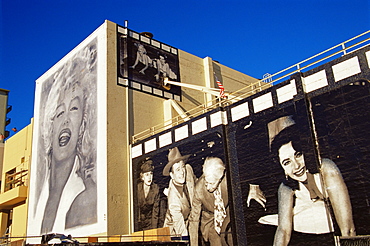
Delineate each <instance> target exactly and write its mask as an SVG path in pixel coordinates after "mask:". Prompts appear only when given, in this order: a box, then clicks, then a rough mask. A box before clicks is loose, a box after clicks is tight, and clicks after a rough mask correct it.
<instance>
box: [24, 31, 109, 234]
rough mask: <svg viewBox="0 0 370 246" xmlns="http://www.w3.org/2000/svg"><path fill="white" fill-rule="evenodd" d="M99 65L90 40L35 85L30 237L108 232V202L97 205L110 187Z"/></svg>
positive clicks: (94, 41)
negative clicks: (101, 138) (103, 152)
mask: <svg viewBox="0 0 370 246" xmlns="http://www.w3.org/2000/svg"><path fill="white" fill-rule="evenodd" d="M98 64H99V42H98V38H96V37H89V38H88V39H86V40H85V41H84V42H83V43H82V44H81V45H80V46H79V47H78V48H76V49H75V50H73V51H72V52H71V53H69V54H68V56H66V57H65V58H64V59H63V60H62V61H61V62H59V63H58V64H57V65H55V66H54V67H53V68H51V69H50V70H49V71H48V72H47V73H45V74H44V75H43V76H42V77H40V78H39V79H38V81H37V86H36V103H35V121H34V128H35V129H34V135H33V155H32V157H33V159H32V163H33V165H32V170H31V179H30V184H31V185H30V194H29V210H28V236H40V235H43V234H47V233H51V232H54V233H55V232H57V233H63V234H66V235H67V234H73V235H74V236H77V235H90V234H91V233H98V232H104V231H105V230H106V226H105V224H104V223H105V222H103V219H104V218H103V217H102V212H103V213H105V212H104V210H105V207H106V205H104V204H105V199H103V200H102V201H103V202H102V203H101V204H100V205H98V199H99V198H100V199H101V198H102V197H101V194H104V192H103V193H102V192H101V191H100V190H104V189H105V187H106V184H105V182H104V181H103V179H101V178H100V177H99V172H100V171H99V169H102V170H104V168H105V166H104V165H103V164H104V163H101V165H99V164H98V163H99V162H98V155H97V149H98V148H99V146H98V141H97V138H98V135H99V134H98V106H97V104H98V92H97V91H98V89H97V88H98ZM100 173H101V172H100ZM101 174H102V173H101ZM101 174H100V176H101ZM103 174H104V171H103ZM98 187H99V188H98ZM99 194H100V195H99ZM29 240H33V239H29ZM35 240H40V238H38V239H35Z"/></svg>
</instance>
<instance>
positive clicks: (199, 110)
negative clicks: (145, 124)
mask: <svg viewBox="0 0 370 246" xmlns="http://www.w3.org/2000/svg"><path fill="white" fill-rule="evenodd" d="M369 44H370V30H368V31H366V32H364V33H362V34H360V35H358V36H355V37H353V38H351V39H348V40H346V41H344V42H342V43H340V44H337V45H335V46H333V47H331V48H329V49H327V50H324V51H322V52H320V53H318V54H316V55H314V56H311V57H309V58H307V59H305V60H303V61H301V62H298V63H296V64H294V65H292V66H290V67H287V68H285V69H283V70H281V71H279V72H277V73H274V74H271V75H270V74H269V75H268V76H266V77H264V78H263V79H261V80H258V81H257V82H256V83H253V84H251V85H248V86H246V87H243V88H241V89H240V90H237V91H235V92H233V93H230V96H229V97H228V99H221V100H220V99H219V98H215V99H213V100H212V101H210V102H207V103H206V104H202V105H200V106H198V107H195V108H193V109H191V110H189V111H187V112H186V115H187V117H186V119H190V118H194V117H196V116H198V115H201V114H203V113H205V112H208V111H210V110H213V109H215V108H217V107H222V106H227V105H230V104H232V103H235V102H237V101H240V100H242V99H244V98H247V97H249V96H251V95H253V94H256V93H257V92H260V91H262V90H264V89H266V88H269V87H271V86H272V85H274V84H278V83H280V82H282V81H284V80H286V79H288V78H289V76H290V75H293V74H295V73H297V72H304V71H307V70H308V69H309V68H312V67H313V66H315V65H320V64H321V63H324V62H329V61H331V60H334V59H336V58H338V57H340V56H344V55H347V54H349V53H351V52H353V51H355V50H357V49H360V48H362V47H364V46H366V45H369ZM266 81H268V82H267V83H266ZM185 121H186V120H185V119H183V118H182V117H181V116H176V117H174V118H172V119H170V120H168V121H166V122H163V123H161V124H158V125H155V126H153V127H150V128H149V129H147V130H144V131H142V132H139V133H137V134H135V135H133V136H132V139H131V141H132V144H134V143H136V142H137V141H139V140H142V139H145V138H147V137H150V136H152V135H155V134H157V133H159V132H161V131H163V130H166V129H168V128H171V127H173V126H176V125H179V124H181V123H183V122H185Z"/></svg>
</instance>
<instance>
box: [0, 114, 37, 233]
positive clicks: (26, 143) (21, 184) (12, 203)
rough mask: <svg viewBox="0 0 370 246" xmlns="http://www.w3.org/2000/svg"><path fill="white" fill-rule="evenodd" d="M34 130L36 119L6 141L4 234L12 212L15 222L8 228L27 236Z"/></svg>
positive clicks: (0, 205)
mask: <svg viewBox="0 0 370 246" xmlns="http://www.w3.org/2000/svg"><path fill="white" fill-rule="evenodd" d="M32 130H33V120H31V123H30V124H29V125H28V126H26V127H25V128H23V129H22V130H20V131H19V132H17V134H15V135H13V136H12V137H11V138H9V139H8V140H7V141H6V142H5V144H4V146H5V148H4V170H3V173H2V177H3V182H2V183H1V193H0V209H1V210H2V211H4V212H3V213H1V218H0V223H1V224H0V230H1V231H0V233H1V235H3V234H4V233H5V231H6V230H7V228H8V225H7V223H8V216H10V218H9V219H11V221H12V225H11V227H9V230H8V232H9V233H10V235H11V236H12V237H24V236H26V227H27V190H28V184H29V179H28V172H29V168H30V159H31V150H32ZM13 172H15V175H14V176H12V177H11V178H9V177H8V178H6V177H7V173H8V174H9V173H13ZM5 211H6V212H5ZM14 240H18V239H14Z"/></svg>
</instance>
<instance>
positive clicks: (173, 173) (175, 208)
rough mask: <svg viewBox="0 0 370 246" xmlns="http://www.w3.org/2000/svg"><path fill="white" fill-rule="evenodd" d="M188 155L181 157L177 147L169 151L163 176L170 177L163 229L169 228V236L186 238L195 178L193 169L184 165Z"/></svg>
mask: <svg viewBox="0 0 370 246" xmlns="http://www.w3.org/2000/svg"><path fill="white" fill-rule="evenodd" d="M189 156H190V155H185V156H182V155H181V153H180V151H179V149H178V148H177V147H175V148H173V149H170V152H169V154H168V163H167V165H166V166H165V167H164V169H163V175H164V176H170V177H171V180H170V183H169V187H168V197H167V199H168V209H167V213H166V218H165V221H164V226H163V227H169V228H170V232H171V235H180V236H188V229H187V224H188V216H189V214H190V211H191V203H192V201H193V194H194V184H195V181H196V177H195V176H194V172H193V168H192V167H191V166H190V165H189V164H186V161H187V159H188V158H189Z"/></svg>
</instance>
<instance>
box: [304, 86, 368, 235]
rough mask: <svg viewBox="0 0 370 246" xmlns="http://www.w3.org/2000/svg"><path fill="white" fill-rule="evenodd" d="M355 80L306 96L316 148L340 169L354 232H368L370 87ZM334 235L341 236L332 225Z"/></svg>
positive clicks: (365, 233)
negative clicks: (315, 138) (308, 98)
mask: <svg viewBox="0 0 370 246" xmlns="http://www.w3.org/2000/svg"><path fill="white" fill-rule="evenodd" d="M369 88H370V87H369V83H368V82H367V81H366V80H359V81H356V82H354V83H350V84H349V85H345V86H342V87H340V88H338V89H335V90H331V91H328V92H326V93H324V94H322V95H318V96H314V97H312V98H311V99H310V101H311V102H312V109H313V115H314V121H315V125H316V129H317V135H318V141H319V146H320V148H319V151H320V155H321V156H322V157H323V158H328V159H331V160H333V161H334V162H335V163H336V164H337V166H338V167H339V169H340V170H341V173H342V176H343V179H344V182H345V183H346V185H347V188H348V193H349V196H350V201H351V206H352V214H353V222H354V227H355V229H356V234H357V235H369V234H370V229H369V228H370V212H369V200H370V190H369V187H370V186H369V185H370V181H369V174H370V165H369V163H370V132H369V128H370V121H369V120H370V111H369V107H370V93H369V91H370V89H369ZM336 226H337V227H336V229H337V230H336V235H341V233H340V228H338V227H339V226H338V225H336Z"/></svg>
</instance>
